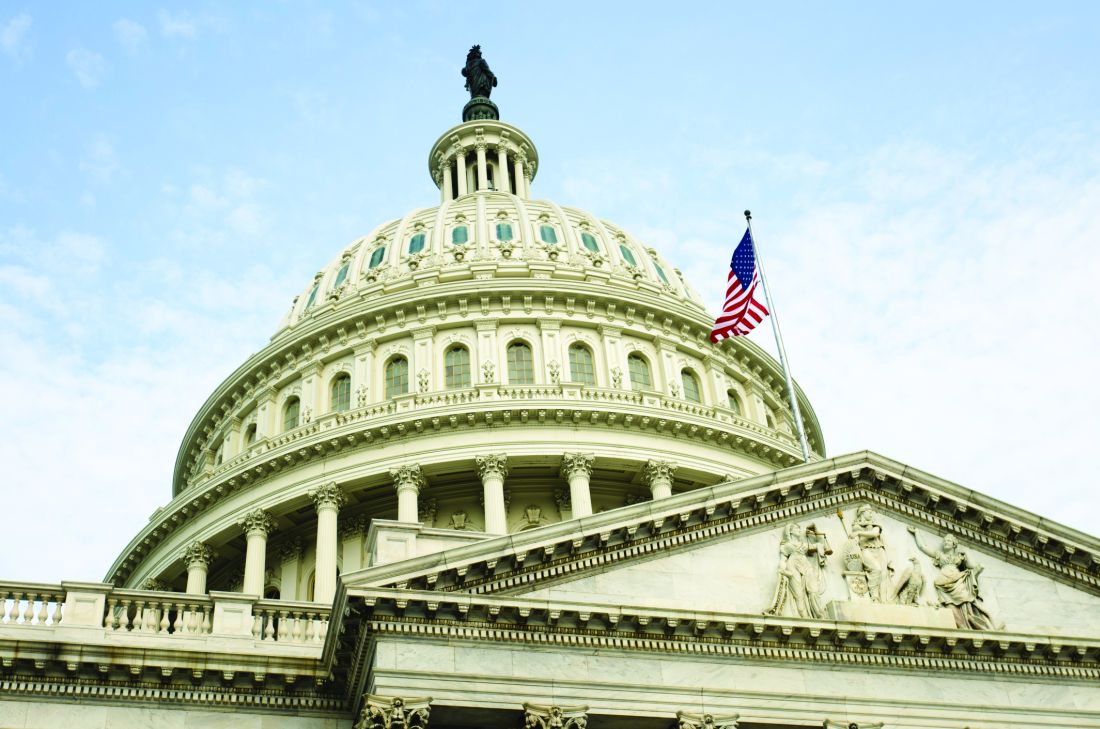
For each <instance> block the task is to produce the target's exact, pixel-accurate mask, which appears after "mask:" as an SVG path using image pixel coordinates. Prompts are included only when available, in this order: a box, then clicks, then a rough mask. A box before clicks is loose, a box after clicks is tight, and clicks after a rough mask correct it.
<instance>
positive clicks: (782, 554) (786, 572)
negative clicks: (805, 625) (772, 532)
mask: <svg viewBox="0 0 1100 729" xmlns="http://www.w3.org/2000/svg"><path fill="white" fill-rule="evenodd" d="M832 553H833V550H832V549H830V548H829V543H828V541H827V540H826V538H825V535H824V534H822V533H820V532H819V531H818V530H817V527H816V526H814V525H813V524H811V525H810V526H808V527H806V528H803V527H802V526H801V525H800V524H797V523H795V522H791V523H790V524H788V525H787V526H786V527H784V529H783V537H782V539H781V540H780V542H779V581H778V583H777V584H776V587H775V596H774V597H773V598H772V604H771V607H769V608H768V609H767V610H765V611H764V614H765V615H779V616H788V617H799V618H822V617H824V616H825V607H824V604H823V603H822V599H821V596H822V595H823V594H824V593H825V569H824V568H825V560H826V557H828V555H830V554H832Z"/></svg>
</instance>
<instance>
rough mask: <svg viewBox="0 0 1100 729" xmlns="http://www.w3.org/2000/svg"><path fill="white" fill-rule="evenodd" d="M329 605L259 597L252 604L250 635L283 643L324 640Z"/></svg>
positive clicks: (318, 642)
mask: <svg viewBox="0 0 1100 729" xmlns="http://www.w3.org/2000/svg"><path fill="white" fill-rule="evenodd" d="M329 612H330V610H329V608H328V607H324V606H319V605H317V603H312V602H288V601H284V600H259V601H257V602H256V603H255V604H254V605H253V607H252V621H253V622H252V637H253V638H255V639H256V640H265V641H273V640H274V641H282V642H284V643H316V644H318V645H319V644H321V643H324V642H325V636H326V635H327V634H328V621H329Z"/></svg>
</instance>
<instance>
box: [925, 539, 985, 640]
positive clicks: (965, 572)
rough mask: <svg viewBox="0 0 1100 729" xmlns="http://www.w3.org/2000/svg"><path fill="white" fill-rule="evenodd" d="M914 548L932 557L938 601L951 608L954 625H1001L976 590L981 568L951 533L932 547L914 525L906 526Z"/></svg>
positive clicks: (970, 626) (971, 627) (961, 626)
mask: <svg viewBox="0 0 1100 729" xmlns="http://www.w3.org/2000/svg"><path fill="white" fill-rule="evenodd" d="M909 533H910V534H912V535H913V541H914V542H916V545H917V549H919V550H920V551H922V552H924V553H925V554H926V555H928V556H929V557H931V558H932V564H934V565H935V566H936V568H937V569H938V570H939V571H940V573H939V574H938V575H936V577H935V578H934V579H933V581H932V583H933V584H934V585H935V587H936V596H937V597H938V598H939V601H940V604H941V605H943V606H944V607H946V608H950V610H951V612H952V613H953V614H954V616H955V625H957V626H958V627H960V628H970V629H972V630H999V629H1001V628H1003V627H1004V624H1003V623H999V622H997V621H996V620H994V619H993V616H992V615H990V614H989V612H988V611H987V610H986V608H985V605H984V603H983V602H982V598H981V594H980V592H979V590H978V576H979V575H980V574H981V573H982V570H983V569H984V568H983V567H982V566H981V565H979V564H977V563H976V562H974V561H973V560H972V559H971V558H970V555H969V554H967V552H966V551H965V550H963V549H962V548H961V547H960V546H959V543H958V540H956V539H955V537H954V535H951V534H947V535H945V536H944V537H943V540H942V541H941V542H940V546H939V548H938V549H937V548H934V547H932V546H930V545H928V544H926V543H925V542H924V541H923V540H921V538H920V535H919V534H917V530H916V529H915V528H914V527H909Z"/></svg>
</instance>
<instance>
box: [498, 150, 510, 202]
mask: <svg viewBox="0 0 1100 729" xmlns="http://www.w3.org/2000/svg"><path fill="white" fill-rule="evenodd" d="M497 169H498V170H499V172H498V173H497V176H498V177H499V178H500V179H499V180H497V187H499V188H500V191H501V192H511V191H512V186H511V184H510V181H509V180H508V177H509V174H508V151H507V150H506V149H505V147H504V145H503V144H501V145H498V146H497Z"/></svg>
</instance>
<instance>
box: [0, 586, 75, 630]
mask: <svg viewBox="0 0 1100 729" xmlns="http://www.w3.org/2000/svg"><path fill="white" fill-rule="evenodd" d="M0 597H2V599H3V602H2V604H0V625H5V626H12V625H20V626H32V625H33V626H47V625H57V624H59V623H60V622H61V618H62V609H61V608H62V604H63V603H64V597H65V590H64V588H63V587H62V586H61V585H40V584H36V583H22V584H21V583H15V582H3V583H0Z"/></svg>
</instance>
